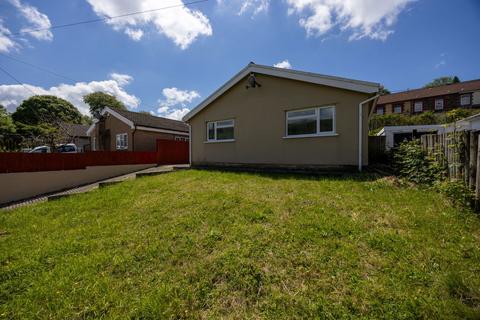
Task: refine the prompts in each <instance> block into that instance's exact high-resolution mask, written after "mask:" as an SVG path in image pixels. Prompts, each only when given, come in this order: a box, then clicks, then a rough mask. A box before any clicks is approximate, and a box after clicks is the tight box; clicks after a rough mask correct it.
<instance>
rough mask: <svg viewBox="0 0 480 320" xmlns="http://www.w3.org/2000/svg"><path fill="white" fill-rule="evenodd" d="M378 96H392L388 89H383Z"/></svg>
mask: <svg viewBox="0 0 480 320" xmlns="http://www.w3.org/2000/svg"><path fill="white" fill-rule="evenodd" d="M378 94H379V95H381V96H384V95H386V94H391V92H390V90H388V89H387V88H384V87H381V88H380V90H379V91H378Z"/></svg>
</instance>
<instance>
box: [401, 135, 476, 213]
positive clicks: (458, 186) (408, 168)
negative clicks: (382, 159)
mask: <svg viewBox="0 0 480 320" xmlns="http://www.w3.org/2000/svg"><path fill="white" fill-rule="evenodd" d="M393 159H394V168H395V171H396V173H397V175H398V176H400V177H403V178H405V179H407V180H408V181H410V182H413V183H416V184H418V185H423V186H427V187H433V188H434V189H435V190H437V191H439V192H442V193H444V194H445V195H446V196H447V197H448V198H449V199H450V200H451V201H452V203H454V204H455V205H460V206H465V207H471V206H473V205H474V203H475V202H474V195H473V192H472V190H470V189H469V188H468V187H467V186H465V184H464V183H463V181H461V180H456V181H450V180H448V179H446V178H447V174H446V173H447V168H446V167H445V166H442V165H441V164H440V162H439V161H436V160H435V159H434V158H432V157H429V156H428V155H427V153H426V152H424V151H423V150H422V146H421V144H420V141H419V140H413V141H406V142H403V143H402V144H401V145H400V147H399V148H398V149H397V150H396V151H395V152H394V154H393Z"/></svg>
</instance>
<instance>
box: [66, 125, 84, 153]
mask: <svg viewBox="0 0 480 320" xmlns="http://www.w3.org/2000/svg"><path fill="white" fill-rule="evenodd" d="M60 127H61V132H62V133H63V134H64V135H65V137H64V141H63V143H74V144H75V145H76V146H77V148H78V151H80V152H83V151H88V150H90V137H89V136H88V134H87V131H88V128H89V127H88V126H86V125H83V124H72V123H62V124H61V125H60Z"/></svg>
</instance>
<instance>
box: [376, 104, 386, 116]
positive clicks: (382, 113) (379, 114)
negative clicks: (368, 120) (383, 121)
mask: <svg viewBox="0 0 480 320" xmlns="http://www.w3.org/2000/svg"><path fill="white" fill-rule="evenodd" d="M380 110H382V111H380ZM384 114H385V106H381V107H377V116H383V115H384Z"/></svg>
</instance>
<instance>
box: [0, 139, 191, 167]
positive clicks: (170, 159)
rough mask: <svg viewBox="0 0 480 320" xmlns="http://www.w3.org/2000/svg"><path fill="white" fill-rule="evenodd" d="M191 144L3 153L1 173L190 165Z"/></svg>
mask: <svg viewBox="0 0 480 320" xmlns="http://www.w3.org/2000/svg"><path fill="white" fill-rule="evenodd" d="M187 163H189V143H188V142H185V141H174V140H158V141H157V151H153V152H137V151H135V152H131V151H92V152H85V153H20V152H4V153H0V173H12V172H35V171H57V170H76V169H77V170H78V169H85V168H86V167H87V166H112V165H134V164H187Z"/></svg>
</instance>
